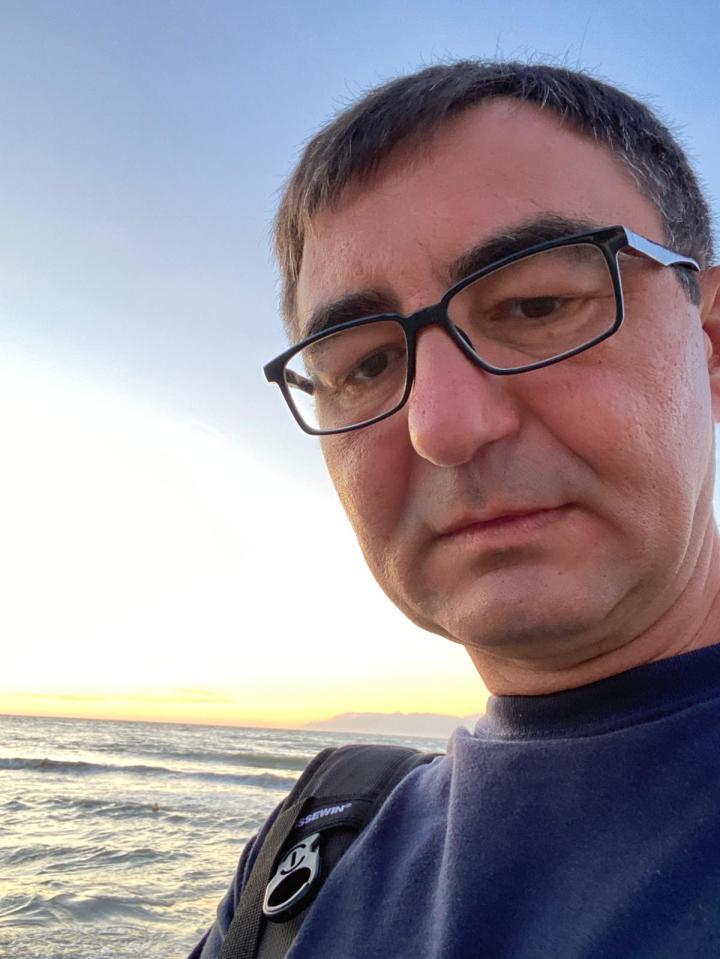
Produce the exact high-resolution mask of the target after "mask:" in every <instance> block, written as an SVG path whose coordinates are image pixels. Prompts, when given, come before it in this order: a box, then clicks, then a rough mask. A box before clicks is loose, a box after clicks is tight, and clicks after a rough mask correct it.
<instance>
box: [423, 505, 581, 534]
mask: <svg viewBox="0 0 720 959" xmlns="http://www.w3.org/2000/svg"><path fill="white" fill-rule="evenodd" d="M567 509H569V505H568V504H562V505H560V506H522V507H517V506H516V507H497V508H495V509H493V510H485V511H483V512H482V513H478V514H468V515H465V516H462V517H460V518H458V519H457V520H455V521H453V522H452V523H450V524H449V525H448V526H447V527H445V528H443V529H441V530H440V531H439V537H440V539H441V540H445V539H450V538H452V537H457V536H461V535H462V534H464V533H468V534H472V533H482V532H483V531H487V532H488V533H489V532H491V531H492V530H502V529H511V528H514V527H516V528H522V527H524V526H527V527H531V526H535V525H539V524H542V523H544V522H545V521H547V520H551V519H553V518H554V517H555V516H556V515H559V514H560V513H561V512H562V511H564V510H567Z"/></svg>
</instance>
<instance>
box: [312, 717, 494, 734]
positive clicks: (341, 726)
mask: <svg viewBox="0 0 720 959" xmlns="http://www.w3.org/2000/svg"><path fill="white" fill-rule="evenodd" d="M479 718H480V716H479V715H477V716H447V715H445V714H443V713H340V715H338V716H333V717H332V719H323V720H321V721H320V722H315V723H306V724H305V726H304V728H305V729H317V730H328V731H332V732H342V733H379V734H386V735H387V734H390V735H393V734H395V735H397V736H427V737H431V738H441V739H442V738H447V737H448V736H449V735H450V733H451V732H452V731H453V729H455V728H456V727H457V726H467V728H468V729H472V728H473V727H474V726H475V723H476V722H477V721H478V719H479Z"/></svg>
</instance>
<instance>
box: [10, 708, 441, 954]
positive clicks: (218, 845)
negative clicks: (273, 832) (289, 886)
mask: <svg viewBox="0 0 720 959" xmlns="http://www.w3.org/2000/svg"><path fill="white" fill-rule="evenodd" d="M349 742H393V743H398V742H404V743H407V744H408V745H412V746H415V747H417V748H419V749H423V750H432V751H440V750H443V749H444V748H445V745H446V744H445V741H444V740H437V739H427V740H426V739H415V738H399V737H396V736H369V735H365V736H363V735H357V734H353V733H331V732H315V731H313V732H306V731H302V730H293V731H284V730H277V729H243V728H238V727H228V726H194V725H179V724H169V723H168V724H166V723H139V722H116V721H101V720H85V719H44V718H35V717H20V716H0V959H100V957H108V959H110V957H112V959H137V957H138V956H142V957H143V959H175V957H179V959H184V957H185V956H187V954H188V952H189V951H190V949H191V948H192V946H193V945H194V944H195V942H196V941H197V940H198V939H199V938H200V936H201V935H202V934H203V932H204V931H205V930H206V929H207V928H208V926H209V925H210V924H211V922H212V920H213V918H214V915H215V908H216V906H217V903H218V901H219V900H220V898H221V897H222V896H223V894H224V892H225V890H226V888H227V886H228V885H229V883H230V880H231V878H232V875H233V872H234V869H235V866H236V865H237V860H238V858H239V856H240V853H241V851H242V847H243V845H244V843H245V841H246V840H247V839H248V838H249V837H250V836H252V834H253V833H254V832H255V831H256V830H257V828H258V827H259V825H260V824H261V823H262V822H263V820H264V819H265V817H266V816H267V815H268V813H269V812H270V811H271V810H272V809H273V808H274V806H275V805H276V804H277V803H278V802H280V801H281V800H282V798H283V796H284V795H285V794H286V793H287V792H288V790H289V789H290V788H291V787H292V785H293V783H294V781H295V779H296V778H297V777H298V776H299V774H300V771H301V770H302V769H303V767H304V766H305V764H306V763H307V762H308V761H309V760H310V759H311V757H312V756H314V755H315V753H317V752H319V750H321V749H323V748H324V747H325V746H337V745H342V744H343V743H349Z"/></svg>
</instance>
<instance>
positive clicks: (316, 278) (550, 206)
mask: <svg viewBox="0 0 720 959" xmlns="http://www.w3.org/2000/svg"><path fill="white" fill-rule="evenodd" d="M548 216H562V217H567V218H569V219H573V220H580V221H588V222H590V223H593V224H597V226H610V225H613V224H617V223H622V224H624V225H626V226H628V227H630V228H631V229H632V230H634V231H635V232H637V233H641V234H644V235H645V236H647V237H649V238H650V239H653V240H656V241H657V242H660V243H662V242H663V240H664V237H663V231H662V228H661V224H660V220H659V217H658V215H657V213H656V211H655V209H654V207H653V206H652V204H650V203H649V201H647V200H646V199H645V198H644V197H643V196H642V195H641V194H640V192H639V191H638V190H637V188H636V186H635V185H634V183H633V181H632V180H631V178H630V177H629V175H628V174H627V173H626V172H625V171H624V169H623V168H622V167H621V166H620V164H619V162H618V161H616V160H615V159H614V157H613V156H612V155H611V154H610V153H609V151H607V150H606V149H605V148H603V147H599V146H597V145H596V144H594V143H593V142H591V141H590V140H588V139H585V138H584V137H581V136H579V135H578V134H577V133H574V132H572V131H571V130H569V129H566V128H563V127H562V126H561V125H560V123H559V121H558V120H557V119H556V118H555V117H554V115H553V114H551V113H547V112H545V113H543V112H541V111H539V110H538V109H536V108H534V107H532V106H529V105H525V104H519V103H514V102H510V101H494V102H492V103H489V104H486V105H484V106H482V107H479V108H475V109H473V110H471V111H468V112H467V113H465V114H463V115H462V116H460V117H459V118H457V119H455V120H453V121H451V122H449V123H447V124H445V126H444V127H443V128H442V129H441V131H440V132H439V134H438V135H437V136H436V137H434V139H433V140H432V142H431V143H430V145H429V147H428V149H427V150H424V151H418V150H416V151H415V152H414V153H413V152H412V151H406V152H405V153H404V154H402V153H400V154H398V155H397V156H396V157H394V158H393V159H392V160H391V161H390V162H389V163H388V164H387V165H386V168H385V169H384V171H382V173H381V176H380V177H379V179H377V180H375V181H373V182H372V183H371V184H370V185H364V186H362V185H358V186H355V187H350V188H349V189H348V190H347V191H346V192H345V194H344V195H343V197H341V201H340V202H339V203H338V204H337V205H335V206H334V207H333V208H332V209H330V210H327V211H325V212H322V213H320V214H319V215H317V216H316V217H315V219H314V223H313V230H312V231H311V234H310V236H309V238H308V240H307V242H306V245H305V250H304V257H303V265H302V271H301V275H300V280H299V287H298V318H299V324H300V330H301V335H302V328H303V323H304V322H306V321H307V317H309V316H310V314H311V312H313V311H314V310H315V309H317V308H318V307H319V306H321V305H326V304H328V303H332V302H333V301H336V300H338V299H340V298H343V297H346V296H347V295H348V294H356V293H359V292H364V293H366V294H368V295H367V297H366V299H367V300H368V301H369V302H373V303H374V304H376V307H375V309H373V310H372V312H382V311H383V309H385V310H387V311H393V312H402V313H405V314H409V313H412V312H413V311H415V310H417V309H419V308H421V307H424V306H427V305H430V304H432V303H435V302H437V301H438V300H439V299H440V297H441V295H442V294H443V293H444V291H445V289H446V288H447V287H448V286H449V285H450V277H449V268H450V264H452V263H453V262H454V261H456V260H458V258H459V257H461V256H462V255H463V254H464V253H466V252H467V251H469V250H470V249H472V248H473V247H475V246H477V244H478V243H480V242H482V241H484V240H487V239H489V238H492V237H496V236H497V235H498V234H502V233H503V231H508V230H513V229H514V228H517V227H518V226H519V225H521V224H527V223H528V222H529V221H533V220H535V219H541V218H547V217H548ZM679 252H681V253H682V252H683V251H679ZM624 285H625V299H626V309H625V324H624V326H623V327H622V329H621V330H620V331H619V332H618V333H617V334H616V335H614V336H613V337H611V338H610V339H608V340H606V341H605V342H603V343H601V344H600V345H598V346H596V347H594V348H593V349H591V350H588V351H587V352H585V353H583V354H580V355H578V356H576V357H573V358H571V359H570V360H567V361H564V362H562V363H558V364H557V365H554V366H551V367H547V368H545V369H542V370H537V371H533V372H530V373H525V374H520V375H517V376H494V375H492V374H488V373H486V372H484V371H482V370H480V369H478V368H477V367H475V366H473V365H472V364H471V362H470V361H469V360H468V359H467V358H466V357H465V356H463V355H462V354H461V352H460V351H459V350H458V348H457V347H456V346H455V345H454V344H453V342H452V341H451V340H450V339H449V337H448V336H447V335H446V334H445V333H443V332H442V331H441V330H439V329H438V328H429V329H426V330H425V331H423V332H422V333H421V334H420V337H419V340H418V347H417V367H416V379H415V383H414V386H413V391H412V394H411V396H410V399H409V401H408V403H407V405H406V406H405V407H404V408H403V409H402V410H401V411H399V412H398V413H396V414H395V415H394V416H392V417H390V418H389V419H387V420H385V421H383V422H381V423H377V424H375V425H373V426H370V427H367V428H365V429H362V430H358V431H356V432H351V433H346V434H343V435H339V436H330V437H325V438H324V439H323V451H324V454H325V458H326V461H327V465H328V467H329V470H330V474H331V476H332V479H333V481H334V483H335V486H336V488H337V491H338V493H339V495H340V498H341V500H342V502H343V505H344V507H345V509H346V510H347V513H348V516H349V518H350V520H351V522H352V524H353V527H354V529H355V532H356V534H357V536H358V539H359V541H360V544H361V546H362V549H363V551H364V554H365V557H366V559H367V562H368V564H369V566H370V568H371V570H372V571H373V573H374V575H375V577H376V578H377V580H378V582H379V583H380V585H381V586H382V587H383V589H384V590H385V591H386V592H387V594H388V595H389V596H390V598H391V599H392V600H393V601H394V602H395V603H396V604H397V605H398V606H399V607H400V608H401V609H402V610H403V611H404V612H405V613H406V614H407V615H408V616H409V617H410V618H411V619H412V620H413V621H415V622H416V623H418V624H419V625H421V626H423V627H425V628H427V629H431V630H433V631H435V632H439V633H442V634H443V635H446V636H449V637H450V638H452V639H455V640H457V641H460V642H461V643H463V644H465V645H466V646H467V647H468V648H469V649H470V650H471V654H472V655H473V658H474V659H475V661H476V663H478V664H480V663H481V662H482V660H483V656H489V657H490V658H498V657H499V658H501V659H502V658H505V659H506V660H512V661H517V662H523V663H529V664H532V665H533V666H535V667H537V668H541V669H542V668H544V667H545V666H547V668H563V667H565V666H572V665H575V664H577V663H580V662H583V661H584V660H585V659H587V658H588V657H590V656H592V655H595V654H596V653H597V652H606V651H609V650H612V649H614V648H618V647H620V646H621V645H623V643H624V642H627V641H628V640H629V639H630V638H632V637H633V636H635V635H638V634H639V632H642V630H644V629H646V628H647V627H648V626H649V625H650V624H651V623H653V622H654V621H655V620H656V619H657V618H658V617H659V616H661V615H662V614H663V612H665V611H666V609H667V608H668V606H669V605H671V604H672V602H673V601H674V599H675V598H676V597H677V595H678V593H679V592H680V591H681V590H682V589H683V587H684V585H685V584H687V582H688V580H689V579H690V577H691V575H692V572H693V569H694V567H695V564H696V563H697V559H698V556H699V554H700V551H701V545H702V541H703V538H704V537H705V536H706V535H707V533H708V529H709V528H710V525H711V515H712V512H711V499H712V472H713V471H712V462H713V430H712V412H711V397H710V391H709V388H708V377H707V353H706V346H707V339H706V338H705V337H704V335H703V332H702V329H701V322H700V316H699V311H698V310H697V308H695V307H693V306H692V305H691V304H690V302H689V300H688V298H687V296H686V294H685V293H684V291H683V289H682V288H681V286H680V284H679V282H678V280H677V277H676V276H675V275H674V273H673V271H672V270H670V269H663V268H659V267H657V266H655V265H653V264H651V263H650V262H646V261H643V260H639V259H633V260H632V263H631V267H630V269H629V270H628V274H627V279H626V282H625V284H624ZM365 312H367V310H366V311H365Z"/></svg>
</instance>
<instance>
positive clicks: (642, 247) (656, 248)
mask: <svg viewBox="0 0 720 959" xmlns="http://www.w3.org/2000/svg"><path fill="white" fill-rule="evenodd" d="M625 233H626V234H627V238H628V243H629V249H630V252H633V251H634V252H635V253H640V254H641V255H642V256H647V257H649V258H650V259H651V260H655V262H656V263H662V265H663V266H686V267H689V268H690V269H691V270H699V269H700V266H699V264H698V263H697V262H696V261H695V260H693V259H692V258H691V257H689V256H680V254H679V253H674V252H673V251H672V250H668V248H667V247H666V246H661V245H660V244H659V243H653V241H652V240H647V239H646V238H645V237H644V236H640V234H639V233H633V231H632V230H628V229H627V227H625Z"/></svg>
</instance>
